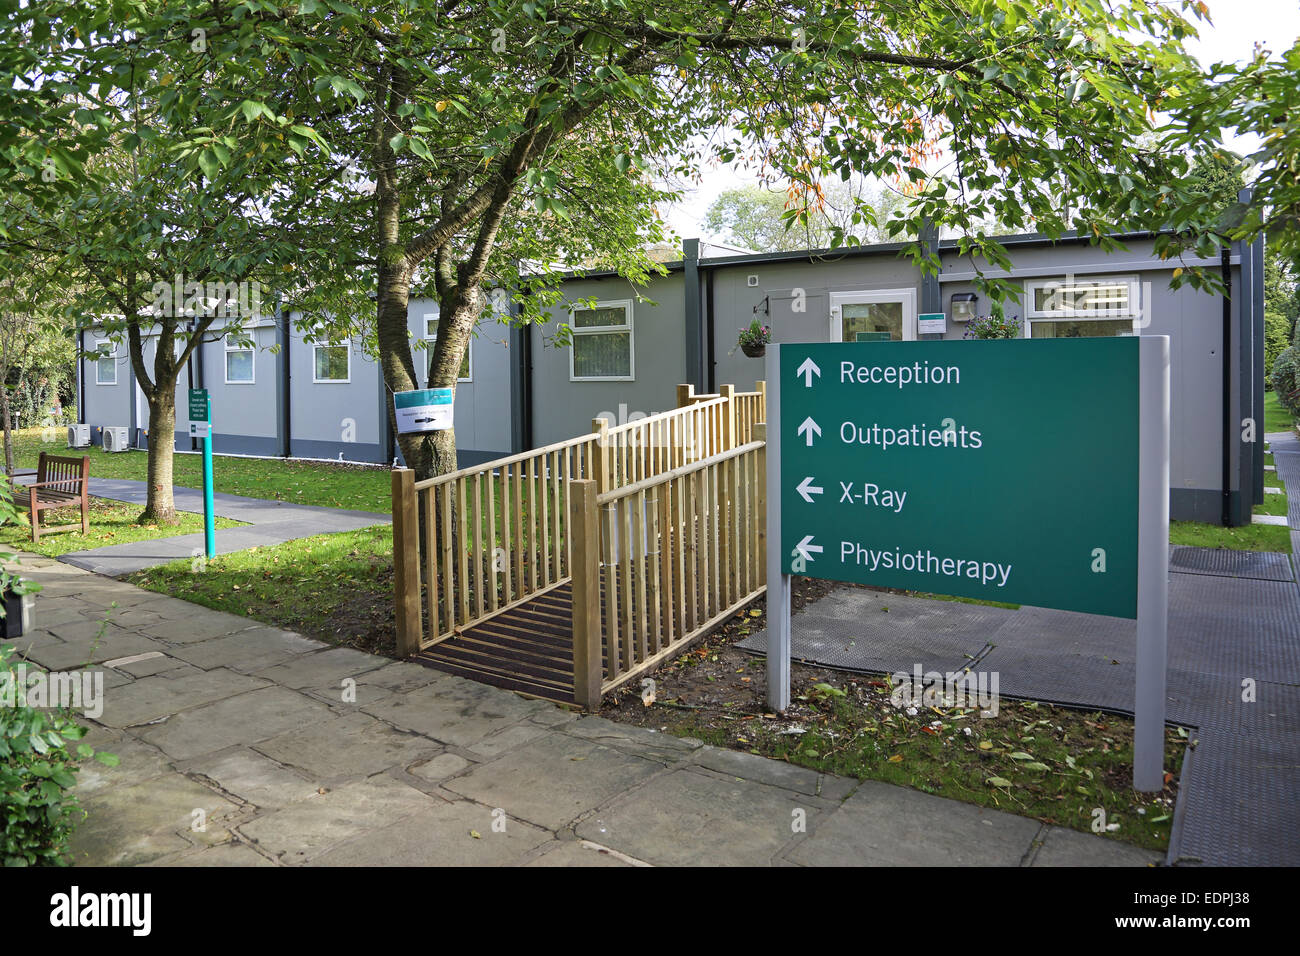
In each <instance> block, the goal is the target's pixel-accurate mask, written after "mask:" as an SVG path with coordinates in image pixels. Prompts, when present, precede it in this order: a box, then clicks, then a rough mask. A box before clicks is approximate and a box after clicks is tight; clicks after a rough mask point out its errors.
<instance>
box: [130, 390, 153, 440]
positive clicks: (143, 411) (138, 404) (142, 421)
mask: <svg viewBox="0 0 1300 956" xmlns="http://www.w3.org/2000/svg"><path fill="white" fill-rule="evenodd" d="M135 427H136V429H137V430H136V432H135V434H134V435H132V436H131V438H130V442H131V445H132V447H135V448H139V447H141V445H140V442H139V441H138V439H137V436H139V435H142V434H144V430H145V429H146V428H148V427H149V401H148V399H146V398H145V397H144V389H142V388H141V387H140V383H139V382H136V383H135Z"/></svg>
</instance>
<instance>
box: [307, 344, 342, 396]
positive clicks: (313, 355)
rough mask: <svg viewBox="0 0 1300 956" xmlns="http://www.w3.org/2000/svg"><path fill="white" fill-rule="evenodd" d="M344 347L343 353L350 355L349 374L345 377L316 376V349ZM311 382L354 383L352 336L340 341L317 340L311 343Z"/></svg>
mask: <svg viewBox="0 0 1300 956" xmlns="http://www.w3.org/2000/svg"><path fill="white" fill-rule="evenodd" d="M338 348H341V349H343V353H344V354H345V355H346V356H347V357H348V374H347V376H346V377H345V378H317V377H316V351H317V350H318V349H338ZM311 383H312V384H313V385H349V384H351V383H352V339H351V337H349V338H346V339H343V340H342V341H340V342H316V341H313V342H312V343H311Z"/></svg>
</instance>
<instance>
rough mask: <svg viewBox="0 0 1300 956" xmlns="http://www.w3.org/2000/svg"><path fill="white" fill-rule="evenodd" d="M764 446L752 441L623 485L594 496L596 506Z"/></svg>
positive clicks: (762, 443)
mask: <svg viewBox="0 0 1300 956" xmlns="http://www.w3.org/2000/svg"><path fill="white" fill-rule="evenodd" d="M765 444H766V442H761V441H752V442H750V443H749V444H747V445H741V446H740V447H738V448H733V449H731V451H724V452H721V453H720V454H717V455H713V456H712V457H709V458H704V459H701V460H700V461H697V462H692V463H691V464H689V465H682V466H681V467H680V468H674V469H673V470H672V471H665V472H664V473H663V474H662V475H655V476H654V477H653V478H643V479H641V480H640V481H638V482H635V483H633V484H630V485H624V486H623V487H622V488H615V489H613V490H612V491H606V492H604V493H603V494H600V495H597V496H596V504H598V505H607V504H609V503H610V502H611V501H617V500H618V499H620V498H626V497H628V496H629V495H634V494H636V493H637V492H639V491H645V490H647V489H649V488H653V487H655V486H656V485H662V484H663V483H664V482H667V481H672V480H673V479H674V478H682V477H684V476H686V475H692V474H694V473H695V472H697V471H703V470H704V469H705V468H708V467H710V466H712V465H716V464H718V463H719V462H722V461H727V460H728V459H731V458H738V457H740V456H741V455H744V454H747V453H749V452H751V451H753V450H754V449H756V448H762V447H763V446H764V445H765Z"/></svg>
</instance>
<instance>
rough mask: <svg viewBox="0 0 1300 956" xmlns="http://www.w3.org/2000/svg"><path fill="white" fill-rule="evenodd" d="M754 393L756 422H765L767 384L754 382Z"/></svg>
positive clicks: (761, 381) (760, 381)
mask: <svg viewBox="0 0 1300 956" xmlns="http://www.w3.org/2000/svg"><path fill="white" fill-rule="evenodd" d="M754 391H756V392H758V412H757V414H758V420H759V421H761V422H765V421H767V382H765V381H763V380H761V379H760V380H759V381H757V382H755V383H754ZM757 440H758V439H755V441H757Z"/></svg>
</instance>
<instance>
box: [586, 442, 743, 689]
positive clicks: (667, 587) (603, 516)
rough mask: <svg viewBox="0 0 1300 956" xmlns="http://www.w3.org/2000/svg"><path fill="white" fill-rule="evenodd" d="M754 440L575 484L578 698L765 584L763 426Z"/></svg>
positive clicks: (684, 638) (693, 632)
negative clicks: (644, 471)
mask: <svg viewBox="0 0 1300 956" xmlns="http://www.w3.org/2000/svg"><path fill="white" fill-rule="evenodd" d="M751 431H752V433H753V434H754V436H755V438H756V440H755V441H752V442H748V443H745V444H743V445H739V446H738V447H735V448H732V449H730V450H728V451H723V452H720V453H718V454H716V455H713V456H711V457H709V458H707V459H704V460H702V461H698V462H695V463H691V464H685V465H682V466H681V467H678V468H675V469H673V470H671V471H668V472H665V473H663V474H661V475H658V476H654V477H650V478H646V479H644V480H642V481H637V482H634V483H632V484H629V485H627V486H625V487H621V488H617V489H614V490H611V491H606V492H603V493H602V492H600V491H599V489H598V486H597V484H596V482H594V481H574V482H572V483H571V484H570V485H569V534H570V537H571V539H572V542H573V551H572V571H573V660H574V688H573V691H574V700H575V702H576V703H578V704H581V705H582V706H584V707H586V708H588V709H594V708H595V707H597V706H599V703H600V697H601V694H603V693H605V692H607V691H609V690H612V689H613V688H615V687H617V686H619V685H620V684H622V683H625V682H626V681H629V680H631V679H633V678H635V677H636V676H638V675H639V674H642V673H644V672H646V671H648V670H651V669H653V668H654V667H656V666H657V665H658V664H659V663H660V662H661V661H663V660H664V659H665V658H668V657H672V656H674V655H675V654H677V653H679V652H680V650H681V649H682V648H683V647H684V646H685V645H686V644H688V643H690V642H691V641H693V640H694V639H695V638H697V637H699V636H700V635H701V634H704V633H706V632H707V631H709V630H710V629H711V628H713V627H714V626H716V625H717V624H718V623H719V622H720V621H723V620H725V619H726V618H727V617H728V616H729V615H731V614H734V613H735V612H736V611H737V610H738V609H739V608H741V607H743V606H744V605H745V604H747V603H749V602H750V601H752V600H754V598H756V597H758V596H759V595H760V594H762V593H763V591H764V577H765V563H764V558H763V555H764V553H765V550H764V549H765V544H766V541H765V529H764V521H765V516H766V513H767V509H766V505H765V500H764V493H765V492H764V488H765V475H766V473H765V471H764V467H765V466H764V455H765V447H766V446H765V443H764V441H763V438H764V437H765V433H764V426H763V425H762V424H757V423H755V424H754V426H753V427H752V429H751Z"/></svg>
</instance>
